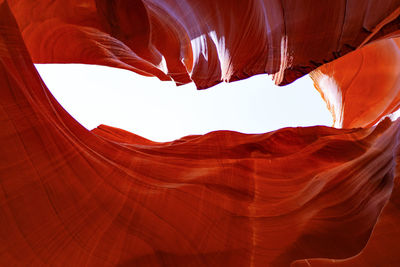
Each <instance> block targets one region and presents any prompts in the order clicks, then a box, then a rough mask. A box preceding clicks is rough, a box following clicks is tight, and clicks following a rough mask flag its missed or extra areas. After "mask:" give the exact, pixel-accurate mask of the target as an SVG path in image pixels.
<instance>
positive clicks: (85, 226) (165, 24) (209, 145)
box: [0, 0, 400, 266]
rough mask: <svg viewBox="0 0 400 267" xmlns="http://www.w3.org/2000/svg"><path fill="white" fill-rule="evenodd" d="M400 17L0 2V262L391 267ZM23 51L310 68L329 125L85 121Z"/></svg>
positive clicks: (399, 257) (262, 4) (387, 5)
mask: <svg viewBox="0 0 400 267" xmlns="http://www.w3.org/2000/svg"><path fill="white" fill-rule="evenodd" d="M399 15H400V1H398V0H392V1H391V0H385V1H378V0H375V1H374V0H369V1H368V0H365V1H364V0H357V1H356V0H347V1H320V0H308V1H295V0H292V1H290V0H281V1H279V0H271V1H261V0H260V1H257V0H250V1H247V0H246V1H245V0H237V1H227V0H214V1H211V0H204V1H195V0H165V1H160V0H159V1H156V0H131V1H128V0H110V1H105V0H83V1H78V0H55V1H49V0H47V1H45V0H40V1H39V0H38V1H28V0H8V1H5V0H0V265H1V266H290V265H292V266H331V265H339V266H398V265H399V264H400V253H399V251H400V246H399V245H398V243H399V242H400V228H399V225H400V211H399V208H400V187H399V180H398V178H397V176H398V169H399V167H398V162H399V160H400V158H399V155H398V154H399V152H398V146H399V135H400V129H399V126H400V120H395V121H391V120H390V119H388V118H384V117H385V116H386V115H390V114H391V113H393V112H394V111H396V110H397V108H398V107H399V100H400V96H399V93H398V91H399V89H400V88H399V86H400V78H399V77H400V75H399V74H400V73H399V70H400V39H399V36H400V24H399V22H400V19H399ZM33 62H35V63H87V64H101V65H107V66H113V67H118V68H124V69H128V70H131V71H134V72H137V73H139V74H142V75H147V76H156V77H158V78H160V79H161V80H174V81H175V82H176V83H177V84H178V85H179V84H184V83H188V82H194V83H195V84H196V85H197V87H198V88H199V89H202V88H208V87H210V86H212V85H214V84H216V83H219V82H221V81H235V80H238V79H244V78H247V77H249V76H252V75H255V74H259V73H269V74H271V75H273V77H274V79H275V82H276V83H277V84H280V85H284V84H287V83H290V82H292V81H294V80H295V79H297V78H298V77H301V76H302V75H305V74H307V73H309V72H311V71H312V72H311V77H312V78H313V80H314V83H315V87H316V89H317V90H318V91H319V92H320V93H321V96H322V97H323V99H324V100H325V101H326V103H327V105H328V108H329V109H330V111H331V112H332V115H333V116H334V119H335V126H336V127H337V128H331V127H323V126H314V127H306V128H284V129H280V130H277V131H274V132H269V133H264V134H242V133H237V132H230V131H216V132H211V133H209V134H206V135H201V136H187V137H183V138H181V139H179V140H175V141H173V142H167V143H157V142H153V141H150V140H147V139H144V138H142V137H139V136H137V135H134V134H132V133H129V132H126V131H124V130H121V129H117V128H113V127H109V126H105V125H100V126H99V127H97V128H96V129H94V130H92V131H88V130H87V129H85V128H84V127H82V126H81V125H80V124H79V123H78V122H77V121H76V120H75V119H74V118H72V117H71V116H70V115H69V114H68V113H67V112H66V111H65V110H64V109H63V108H62V107H61V105H60V104H59V103H58V102H57V101H56V100H55V99H54V97H53V96H52V95H51V93H50V92H49V90H48V89H47V87H46V85H45V84H44V82H43V81H42V80H41V78H40V76H39V74H38V73H37V71H36V69H35V67H34V65H33ZM71 78H73V77H71Z"/></svg>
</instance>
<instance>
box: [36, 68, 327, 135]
mask: <svg viewBox="0 0 400 267" xmlns="http://www.w3.org/2000/svg"><path fill="white" fill-rule="evenodd" d="M36 68H37V69H38V71H39V73H40V75H41V76H42V78H43V80H44V81H45V83H46V85H47V86H48V88H49V89H50V91H51V93H52V94H53V95H54V96H55V98H56V99H57V100H58V102H59V103H60V104H61V105H62V106H63V107H64V108H65V109H66V110H67V111H68V112H69V113H70V114H71V115H72V116H73V117H74V118H75V119H76V120H77V121H78V122H80V123H81V124H82V125H83V126H84V127H86V128H87V129H89V130H91V129H93V128H95V127H97V126H98V125H99V124H106V125H109V126H113V127H118V128H121V129H124V130H127V131H130V132H133V133H135V134H137V135H140V136H142V137H145V138H147V139H150V140H153V141H159V142H164V141H172V140H175V139H178V138H180V137H183V136H186V135H192V134H205V133H208V132H210V131H215V130H233V131H238V132H243V133H265V132H269V131H273V130H277V129H280V128H283V127H297V126H314V125H326V126H331V125H332V116H331V114H330V113H329V111H328V109H327V107H326V104H325V102H324V101H323V100H322V98H321V96H320V95H319V93H318V92H317V90H315V88H314V86H313V83H312V81H311V79H310V78H309V77H308V76H305V77H303V78H301V79H299V80H297V81H296V82H294V83H292V84H290V85H287V86H283V87H278V86H276V85H274V84H273V82H272V80H271V78H270V77H269V76H268V75H257V76H253V77H251V78H249V79H246V80H242V81H237V82H232V83H220V84H218V85H216V86H214V87H212V88H209V89H206V90H197V89H196V87H195V86H194V84H193V83H191V84H187V85H183V86H179V87H177V86H176V85H175V84H174V83H173V82H162V81H160V80H158V79H157V78H153V77H144V76H141V75H138V74H136V73H133V72H130V71H127V70H121V69H115V68H110V67H103V66H95V65H82V64H36Z"/></svg>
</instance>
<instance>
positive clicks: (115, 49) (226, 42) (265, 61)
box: [9, 0, 400, 88]
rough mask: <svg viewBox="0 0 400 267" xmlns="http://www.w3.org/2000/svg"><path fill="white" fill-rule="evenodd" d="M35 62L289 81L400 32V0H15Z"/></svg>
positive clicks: (184, 77) (196, 77)
mask: <svg viewBox="0 0 400 267" xmlns="http://www.w3.org/2000/svg"><path fill="white" fill-rule="evenodd" d="M9 3H10V6H11V8H12V10H13V12H14V14H15V16H16V19H17V22H18V24H19V26H20V28H21V31H22V34H23V37H24V40H25V42H26V45H27V47H28V50H29V52H30V54H31V56H32V58H33V61H34V62H36V63H86V64H99V65H106V66H111V67H118V68H124V69H128V70H132V71H135V72H137V73H139V74H142V75H150V76H157V77H159V78H160V79H162V80H170V79H172V80H174V81H175V82H176V83H177V84H178V85H179V84H185V83H188V82H191V81H193V82H194V83H195V84H196V86H197V87H198V88H208V87H211V86H213V85H215V84H216V83H219V82H221V81H235V80H238V79H244V78H247V77H250V76H252V75H255V74H260V73H268V74H272V75H273V78H274V80H275V82H276V83H277V84H280V85H283V84H287V83H290V82H292V81H294V80H296V79H297V78H299V77H301V76H303V75H305V74H307V73H309V72H310V71H312V70H313V69H315V68H317V67H318V66H320V65H322V64H324V63H327V62H330V61H332V60H334V59H336V58H338V57H341V56H343V55H345V54H346V53H348V52H350V51H352V50H354V49H356V48H357V47H359V46H361V45H364V44H366V43H368V42H370V41H372V40H375V39H377V38H381V37H383V36H386V35H387V34H391V33H392V32H394V31H396V30H400V19H399V18H398V16H399V14H400V0H385V1H382V0H343V1H320V0H307V1H301V2H299V1H297V0H268V1H266V0H264V1H263V0H250V1H249V0H235V1H234V4H232V3H233V2H232V1H228V0H217V1H216V0H202V1H198V0H167V1H165V0H163V1H160V0H79V1H78V0H55V1H48V0H40V1H30V0H9Z"/></svg>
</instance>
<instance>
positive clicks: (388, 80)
mask: <svg viewBox="0 0 400 267" xmlns="http://www.w3.org/2000/svg"><path fill="white" fill-rule="evenodd" d="M310 76H311V78H312V79H313V80H314V84H315V87H316V88H317V90H318V91H319V92H320V93H321V95H322V97H323V98H324V100H325V101H326V102H327V105H328V108H329V109H330V111H331V113H332V116H333V118H334V126H335V127H343V128H352V127H370V126H372V125H374V124H376V123H377V122H378V121H379V120H380V119H381V118H382V117H384V116H386V115H388V114H391V113H393V112H395V111H396V110H397V109H398V108H399V107H400V37H391V38H386V39H383V40H379V41H375V42H373V43H371V44H368V45H366V46H365V47H363V48H361V49H357V50H356V51H354V52H351V53H349V54H347V55H345V56H344V57H342V58H339V59H337V60H335V61H333V62H330V63H328V64H325V65H323V66H321V67H319V68H318V69H316V70H315V71H313V72H311V73H310Z"/></svg>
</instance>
